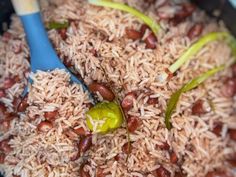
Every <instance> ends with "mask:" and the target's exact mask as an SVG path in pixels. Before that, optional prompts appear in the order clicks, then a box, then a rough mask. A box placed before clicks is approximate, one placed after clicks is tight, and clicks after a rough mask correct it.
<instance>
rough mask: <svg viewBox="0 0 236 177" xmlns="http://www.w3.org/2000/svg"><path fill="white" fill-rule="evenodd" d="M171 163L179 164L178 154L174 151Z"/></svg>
mask: <svg viewBox="0 0 236 177" xmlns="http://www.w3.org/2000/svg"><path fill="white" fill-rule="evenodd" d="M169 154H170V162H171V163H173V164H176V163H177V162H178V157H177V154H176V153H175V152H174V151H170V152H169Z"/></svg>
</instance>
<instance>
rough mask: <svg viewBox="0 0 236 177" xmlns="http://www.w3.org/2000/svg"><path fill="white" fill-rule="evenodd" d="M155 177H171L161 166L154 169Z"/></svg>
mask: <svg viewBox="0 0 236 177" xmlns="http://www.w3.org/2000/svg"><path fill="white" fill-rule="evenodd" d="M156 177H171V173H170V172H169V171H168V170H167V169H165V168H164V167H163V166H160V167H159V168H158V169H156Z"/></svg>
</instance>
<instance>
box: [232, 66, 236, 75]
mask: <svg viewBox="0 0 236 177" xmlns="http://www.w3.org/2000/svg"><path fill="white" fill-rule="evenodd" d="M232 72H233V76H234V77H236V64H233V65H232Z"/></svg>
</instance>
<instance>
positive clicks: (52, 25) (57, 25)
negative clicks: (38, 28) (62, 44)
mask: <svg viewBox="0 0 236 177" xmlns="http://www.w3.org/2000/svg"><path fill="white" fill-rule="evenodd" d="M67 27H69V22H68V21H65V22H55V21H51V22H49V23H48V24H47V29H63V28H67Z"/></svg>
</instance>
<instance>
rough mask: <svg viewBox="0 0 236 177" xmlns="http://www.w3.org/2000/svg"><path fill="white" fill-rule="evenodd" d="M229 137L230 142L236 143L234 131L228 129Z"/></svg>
mask: <svg viewBox="0 0 236 177" xmlns="http://www.w3.org/2000/svg"><path fill="white" fill-rule="evenodd" d="M229 136H230V138H231V139H232V140H234V141H236V129H229Z"/></svg>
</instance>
